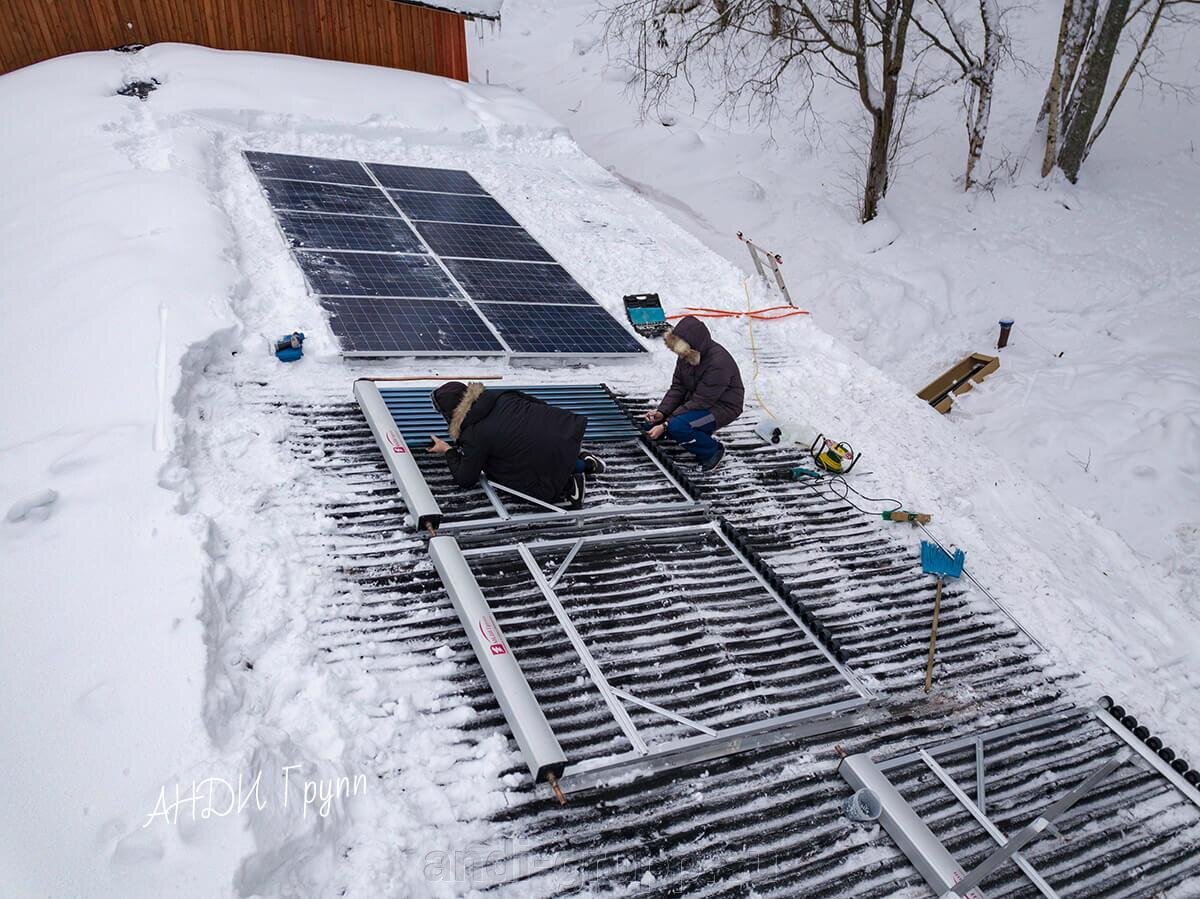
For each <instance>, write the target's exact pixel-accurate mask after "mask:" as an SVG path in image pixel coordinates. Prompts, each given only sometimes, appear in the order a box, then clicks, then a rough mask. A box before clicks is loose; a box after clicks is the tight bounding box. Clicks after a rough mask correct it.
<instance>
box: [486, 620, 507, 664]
mask: <svg viewBox="0 0 1200 899" xmlns="http://www.w3.org/2000/svg"><path fill="white" fill-rule="evenodd" d="M479 633H481V634H483V640H484V642H485V643H487V644H488V650H489V651H490V652H491V654H492V655H494V656H502V655H506V654H507V653H508V648H507V647H506V646H505V645H504V641H503V640H501V639H500V632H499V631H498V630H497V629H496V622H495V621H493V620H492V618H491V616H490V615H484V616H483V617H482V618H480V619H479Z"/></svg>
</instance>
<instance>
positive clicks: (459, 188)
mask: <svg viewBox="0 0 1200 899" xmlns="http://www.w3.org/2000/svg"><path fill="white" fill-rule="evenodd" d="M363 164H364V165H365V166H366V167H367V169H368V170H369V171H370V172H371V174H372V175H374V176H375V178H376V179H377V180H378V181H379V183H380V184H381V185H382V186H383V187H385V188H390V189H394V190H416V191H426V192H432V193H439V194H471V195H474V196H482V197H490V196H491V194H490V193H488V191H487V190H486V189H484V187H483V185H481V184H480V183H479V182H478V181H476V180H475V178H474V177H473V176H472V175H471V174H470V173H469V172H464V171H463V170H462V169H435V168H427V167H425V166H415V165H394V164H391V163H382V162H367V163H363Z"/></svg>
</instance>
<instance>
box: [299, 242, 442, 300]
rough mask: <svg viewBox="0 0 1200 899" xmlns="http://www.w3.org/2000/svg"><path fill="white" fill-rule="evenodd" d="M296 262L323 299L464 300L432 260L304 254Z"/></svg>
mask: <svg viewBox="0 0 1200 899" xmlns="http://www.w3.org/2000/svg"><path fill="white" fill-rule="evenodd" d="M296 258H297V259H298V260H299V261H300V267H301V268H302V269H304V274H305V275H306V276H307V277H308V281H309V283H310V284H311V285H312V288H313V291H314V292H315V293H318V294H321V295H323V296H373V297H455V298H459V299H461V298H462V295H461V294H460V293H459V292H458V290H457V289H456V288H455V287H454V284H453V282H452V281H451V280H450V279H449V278H447V277H446V273H445V272H444V271H442V269H441V267H440V266H439V265H438V264H437V262H436V261H435V260H434V259H433V257H432V256H390V255H387V254H383V253H327V252H323V251H319V250H301V251H298V252H297V253H296Z"/></svg>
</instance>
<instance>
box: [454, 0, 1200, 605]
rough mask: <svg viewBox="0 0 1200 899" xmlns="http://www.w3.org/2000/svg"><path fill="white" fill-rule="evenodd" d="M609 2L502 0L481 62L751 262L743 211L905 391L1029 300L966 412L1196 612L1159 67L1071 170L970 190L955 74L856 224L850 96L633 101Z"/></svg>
mask: <svg viewBox="0 0 1200 899" xmlns="http://www.w3.org/2000/svg"><path fill="white" fill-rule="evenodd" d="M600 6H602V4H598V3H596V2H594V0H569V2H566V3H549V2H546V0H510V2H509V3H508V4H507V5H506V6H505V10H504V19H503V23H502V26H501V27H500V28H498V29H495V30H492V31H485V32H484V36H483V38H482V39H481V40H479V41H476V42H473V43H472V44H471V45H470V51H471V57H472V60H471V67H472V72H473V73H474V77H476V78H479V79H488V80H490V81H491V82H492V83H495V84H505V85H509V86H512V87H515V88H517V89H518V90H520V91H522V92H523V93H524V94H525V95H526V96H528V97H530V98H531V99H533V100H534V101H536V102H537V103H539V104H540V105H542V106H544V107H545V108H546V109H548V110H549V111H550V112H552V113H553V114H554V115H556V116H557V117H559V118H560V119H561V120H562V121H563V122H564V123H565V124H566V125H567V126H568V127H569V128H570V130H571V134H572V136H573V137H574V138H575V139H576V140H578V141H579V143H580V145H581V146H582V148H583V149H584V151H585V152H587V153H588V154H589V155H591V156H592V157H594V158H595V159H596V160H597V161H598V162H600V163H601V164H602V165H604V166H606V167H607V168H608V169H609V170H610V171H612V172H613V173H614V174H615V175H617V176H618V177H619V178H621V180H622V181H624V182H625V183H626V184H628V185H630V186H631V187H633V188H634V189H635V190H637V191H638V192H639V193H641V194H642V195H643V196H645V197H646V198H647V199H649V200H650V201H651V202H652V203H653V204H654V205H655V206H657V207H658V208H659V209H660V210H661V211H663V212H664V213H666V214H667V215H668V216H670V217H671V218H672V219H673V220H675V221H676V222H678V223H680V224H681V225H683V227H685V228H686V229H687V230H688V231H689V232H691V233H692V234H694V235H695V236H696V237H697V238H699V239H700V240H701V241H702V242H704V243H705V244H706V245H707V246H709V247H710V248H712V249H713V250H715V251H716V252H718V253H721V254H722V255H724V256H725V257H727V258H729V259H730V260H731V261H732V262H734V263H735V264H736V265H738V266H739V267H741V268H743V269H744V270H746V271H747V272H749V271H751V268H750V260H749V257H748V255H747V254H746V252H745V249H744V248H743V247H742V246H741V245H740V244H739V243H738V241H737V240H736V238H735V233H736V232H737V231H739V230H741V231H744V232H745V233H746V234H748V235H750V236H751V237H753V238H754V239H756V240H757V241H758V242H759V243H760V244H762V245H764V246H766V247H768V248H770V249H772V250H774V251H776V252H779V253H781V254H782V255H783V258H784V272H785V275H786V277H787V280H788V284H789V288H790V290H791V292H792V295H793V297H794V298H795V300H796V302H797V303H798V304H799V305H801V306H803V307H804V308H807V309H810V310H812V312H813V314H814V316H815V321H816V322H817V323H818V324H819V325H820V326H821V327H822V329H824V330H827V331H829V332H831V333H833V334H835V335H836V336H838V337H840V338H842V339H843V340H844V341H846V342H847V343H848V344H849V345H850V346H851V347H852V348H854V349H855V351H856V352H858V353H859V354H860V355H862V356H863V357H864V358H865V359H867V360H868V361H870V362H871V363H872V364H874V365H876V366H878V367H880V368H882V369H884V370H885V371H887V372H888V373H889V374H890V375H891V376H892V377H894V378H895V379H896V380H897V381H899V382H900V383H902V384H904V385H905V386H906V387H908V388H910V389H911V390H912V391H913V392H914V393H915V392H916V391H917V390H919V389H920V388H921V387H923V386H924V385H925V384H926V383H928V382H930V381H932V380H933V378H934V377H935V376H936V375H937V374H939V373H941V372H942V371H944V370H945V369H946V368H948V367H949V366H950V365H951V364H952V363H953V362H955V361H957V360H958V359H960V358H962V357H963V356H964V355H966V354H967V353H970V352H973V351H974V352H984V353H990V352H993V348H994V347H995V341H996V335H997V331H998V328H997V322H998V320H999V319H1001V318H1005V317H1008V318H1014V319H1015V320H1016V327H1015V329H1014V332H1013V338H1012V342H1011V343H1010V346H1009V347H1008V348H1007V349H1006V350H1005V351H1003V352H1002V353H1001V356H1002V361H1001V366H1002V367H1001V371H1000V374H999V375H998V376H997V377H994V378H992V379H991V380H990V381H989V382H988V383H987V384H986V386H984V387H983V388H981V389H979V390H976V391H975V392H974V393H973V394H972V395H970V396H969V397H965V398H963V399H961V400H959V401H958V402H957V403H956V407H955V410H954V413H953V420H954V421H955V422H956V423H957V424H958V426H959V427H960V428H961V429H962V430H964V431H966V432H968V433H970V434H973V435H975V436H977V437H978V438H979V439H980V441H981V442H982V443H983V444H984V445H985V446H988V447H990V448H991V449H994V450H996V451H997V452H998V453H999V454H1000V455H1002V456H1003V457H1004V458H1006V459H1008V460H1009V461H1011V462H1013V463H1015V464H1017V465H1019V466H1021V467H1022V468H1023V469H1024V470H1025V471H1026V472H1027V473H1028V474H1029V476H1030V477H1033V478H1035V479H1037V480H1039V481H1040V482H1042V483H1043V484H1046V485H1047V486H1048V487H1050V488H1051V490H1052V491H1053V492H1054V493H1055V494H1056V495H1057V496H1059V497H1060V498H1062V499H1063V500H1065V501H1066V502H1068V503H1070V504H1072V505H1074V506H1076V507H1078V508H1079V509H1081V510H1083V511H1084V512H1085V513H1086V514H1088V515H1091V516H1093V517H1094V518H1096V519H1097V520H1099V521H1101V522H1103V524H1104V525H1105V527H1106V528H1108V529H1109V530H1112V531H1114V532H1116V533H1117V534H1119V535H1120V536H1121V537H1122V538H1123V539H1124V540H1125V541H1126V542H1128V543H1129V544H1130V545H1131V546H1132V547H1133V548H1134V549H1135V550H1137V551H1138V552H1139V553H1141V554H1142V555H1144V556H1145V557H1146V558H1148V559H1151V560H1153V561H1155V562H1159V563H1162V564H1163V565H1164V566H1165V568H1166V570H1167V571H1168V573H1170V574H1173V575H1175V577H1174V578H1173V580H1174V581H1175V583H1177V584H1180V585H1182V586H1183V588H1184V589H1185V591H1186V598H1187V601H1188V602H1189V604H1191V606H1192V608H1193V609H1195V610H1197V612H1198V613H1200V593H1198V590H1200V588H1197V587H1196V580H1197V578H1196V575H1197V572H1198V571H1200V513H1198V512H1197V510H1198V509H1200V362H1198V361H1197V352H1196V348H1197V346H1200V311H1198V307H1197V303H1196V299H1197V284H1198V283H1200V258H1198V257H1197V255H1196V252H1195V247H1196V246H1200V157H1197V150H1196V145H1197V141H1198V140H1200V112H1198V111H1197V109H1196V108H1195V106H1193V105H1190V104H1189V103H1187V102H1186V100H1183V99H1181V97H1180V96H1179V95H1178V94H1176V93H1173V92H1167V93H1165V94H1160V93H1159V92H1158V91H1157V90H1156V89H1155V88H1154V87H1153V85H1149V86H1148V89H1147V92H1146V93H1145V95H1142V94H1140V93H1139V92H1138V91H1137V89H1136V85H1137V82H1136V81H1135V83H1134V85H1131V88H1130V90H1129V92H1128V93H1127V95H1126V96H1125V98H1124V99H1123V100H1122V103H1121V105H1119V106H1118V107H1117V113H1116V114H1115V115H1114V117H1113V121H1112V123H1111V124H1110V126H1109V127H1108V129H1107V130H1106V131H1105V132H1104V134H1103V135H1102V137H1101V138H1100V140H1099V141H1098V142H1097V143H1096V147H1095V149H1094V151H1093V153H1092V155H1091V156H1090V157H1089V159H1088V161H1087V163H1086V165H1085V166H1084V169H1083V177H1082V179H1081V181H1080V184H1079V185H1078V186H1071V185H1069V184H1067V183H1066V182H1064V181H1059V180H1052V181H1051V182H1050V183H1049V184H1041V183H1036V182H1035V181H1034V180H1033V179H1032V177H1031V174H1030V173H1028V172H1027V173H1026V174H1025V175H1024V176H1022V177H1021V178H1018V180H1017V183H1016V184H1013V183H1010V182H1008V181H1007V180H1006V179H1005V178H1004V177H999V178H998V179H997V181H996V184H995V186H994V187H993V188H992V189H991V190H981V191H978V192H971V193H967V194H964V193H963V192H962V190H961V186H960V184H959V183H957V181H956V179H958V178H960V177H961V174H962V167H963V164H964V162H965V157H966V136H965V130H964V129H963V127H962V125H961V124H960V115H961V110H960V109H959V100H960V97H959V95H958V94H957V93H956V92H955V91H953V90H947V91H945V92H943V93H942V94H939V95H937V96H936V97H935V99H934V100H933V101H930V102H929V103H928V104H926V105H925V106H923V107H920V109H919V114H918V115H917V116H916V117H915V118H914V120H913V122H912V125H911V128H910V131H909V137H910V140H911V141H912V143H913V144H914V146H913V147H912V149H910V150H909V151H908V152H907V153H906V154H904V156H902V158H901V166H900V168H899V169H898V171H897V173H896V176H895V178H894V186H893V189H892V191H891V193H890V195H889V197H888V199H887V202H886V204H885V213H884V215H883V216H882V217H881V219H879V220H877V221H876V222H873V223H871V224H870V225H869V226H867V227H865V228H864V227H862V226H860V225H858V224H857V223H856V222H855V201H854V190H853V185H852V177H851V176H852V174H853V171H854V169H855V166H856V163H855V161H854V160H853V158H852V157H851V155H850V154H849V152H848V147H847V139H846V137H845V130H844V129H843V128H842V123H843V122H847V121H853V120H854V118H855V116H856V115H857V114H858V110H857V108H856V107H855V104H856V103H857V100H856V99H854V98H848V97H846V96H845V95H844V92H838V91H834V92H832V93H831V94H828V95H826V94H824V93H822V92H821V91H818V95H817V98H816V110H817V114H818V115H819V116H820V120H819V121H818V120H816V119H815V118H813V117H805V118H802V119H799V120H789V119H787V118H780V119H777V120H776V121H774V122H773V123H772V124H770V125H766V124H764V123H762V122H759V121H755V120H750V119H747V118H746V117H745V116H741V117H739V118H736V119H734V120H733V121H730V120H729V119H728V118H727V117H726V116H724V115H723V114H721V113H714V112H713V107H714V103H715V100H716V97H715V95H714V93H713V91H712V90H711V89H708V88H707V87H706V85H705V82H704V79H703V78H697V79H694V81H693V85H692V86H694V87H695V89H696V95H697V96H696V99H695V100H694V101H693V98H692V96H691V95H690V94H689V93H687V92H686V91H681V92H680V94H679V95H678V96H677V97H675V98H674V102H673V103H672V104H671V105H670V106H669V107H666V108H663V109H657V110H653V111H651V112H650V113H649V115H647V116H646V117H645V118H642V117H641V115H640V110H639V108H638V85H637V83H636V81H634V80H632V71H631V69H630V68H629V67H628V65H627V64H626V63H625V62H624V59H625V56H626V54H625V52H624V49H623V48H622V47H621V46H619V45H612V46H606V45H605V43H604V42H603V34H602V31H603V15H602V13H600V12H599V11H598V9H599V7H600ZM1060 14H1061V6H1060V5H1057V4H1040V5H1034V6H1031V7H1029V8H1024V9H1018V10H1016V11H1014V12H1013V13H1012V15H1011V19H1010V21H1011V24H1010V27H1011V30H1012V33H1013V36H1014V47H1013V49H1014V52H1016V53H1017V54H1018V55H1019V56H1020V57H1021V58H1022V59H1023V60H1024V61H1025V62H1027V63H1028V64H1030V65H1029V67H1028V68H1027V69H1026V70H1018V69H1016V68H1013V67H1008V68H1006V69H1003V70H1002V71H1001V74H1000V77H999V80H998V87H997V95H996V102H995V109H994V112H993V116H992V126H991V131H990V135H989V138H988V141H989V142H988V144H987V146H986V155H985V158H984V160H983V162H982V163H981V165H980V170H979V173H977V174H980V173H981V174H982V175H983V176H984V178H985V179H986V176H987V175H988V173H989V172H991V171H992V170H993V168H996V169H998V168H999V167H1000V165H1001V164H1002V163H1003V164H1005V165H1009V164H1011V163H1012V162H1013V161H1014V160H1015V159H1016V158H1018V157H1019V156H1020V154H1021V153H1022V151H1023V150H1024V149H1025V147H1026V146H1027V143H1028V141H1029V138H1030V135H1031V133H1032V130H1033V117H1034V116H1035V115H1036V112H1037V109H1038V107H1039V104H1040V102H1041V97H1042V91H1044V89H1045V72H1046V70H1047V69H1048V66H1049V60H1050V57H1051V55H1052V51H1053V39H1054V36H1055V35H1056V34H1057V28H1058V22H1059V16H1060ZM1198 42H1200V32H1197V31H1196V30H1195V29H1193V30H1191V31H1187V30H1186V29H1178V28H1176V29H1169V28H1164V30H1163V32H1162V37H1161V40H1160V43H1161V45H1162V48H1163V53H1162V55H1161V59H1158V60H1156V62H1155V72H1156V74H1157V75H1159V76H1160V77H1164V78H1166V79H1167V80H1169V81H1171V82H1174V83H1177V84H1181V85H1190V86H1192V87H1193V88H1194V87H1196V86H1197V85H1200V71H1198V70H1197V69H1196V67H1195V62H1196V52H1195V48H1196V46H1197V43H1198ZM1114 71H1116V69H1114ZM1122 71H1123V69H1122ZM1118 77H1119V75H1118V74H1114V76H1113V79H1114V81H1115V79H1116V78H1118ZM1034 168H1036V167H1034ZM653 287H654V279H653V278H652V277H651V278H649V279H648V280H647V282H646V289H653ZM664 302H667V303H674V305H675V306H676V307H678V306H682V305H686V303H687V302H688V298H687V297H686V296H677V297H665V298H664ZM1060 354H1061V355H1060Z"/></svg>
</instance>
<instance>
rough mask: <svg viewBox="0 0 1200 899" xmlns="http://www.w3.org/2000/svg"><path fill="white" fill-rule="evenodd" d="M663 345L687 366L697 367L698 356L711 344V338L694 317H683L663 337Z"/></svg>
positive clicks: (703, 326)
mask: <svg viewBox="0 0 1200 899" xmlns="http://www.w3.org/2000/svg"><path fill="white" fill-rule="evenodd" d="M663 343H665V344H666V345H667V347H668V348H669V349H670V350H671V352H673V353H674V354H675V355H676V356H678V357H679V358H680V359H682V360H683V361H684V362H686V363H687V364H688V365H699V364H700V355H701V354H702V353H703V352H704V351H705V350H706V349H708V347H709V345H710V344H711V343H712V336H711V335H710V334H709V333H708V328H707V327H705V325H704V322H702V321H700V319H698V318H696V317H695V316H694V315H685V316H684V317H683V318H681V319H680V320H679V322H678V323H677V324H676V325H675V327H674V328H672V329H671V330H670V331H668V332H667V333H666V334H664V335H663Z"/></svg>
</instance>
